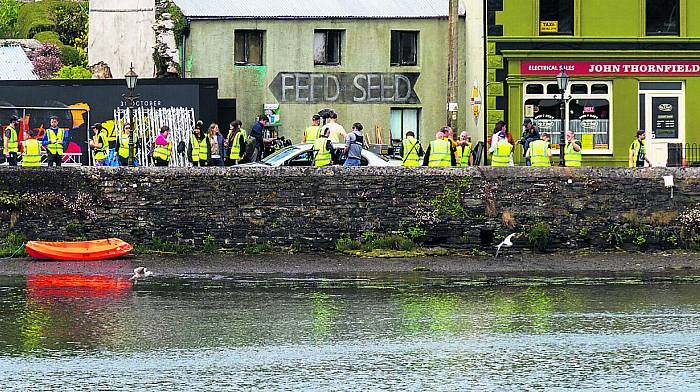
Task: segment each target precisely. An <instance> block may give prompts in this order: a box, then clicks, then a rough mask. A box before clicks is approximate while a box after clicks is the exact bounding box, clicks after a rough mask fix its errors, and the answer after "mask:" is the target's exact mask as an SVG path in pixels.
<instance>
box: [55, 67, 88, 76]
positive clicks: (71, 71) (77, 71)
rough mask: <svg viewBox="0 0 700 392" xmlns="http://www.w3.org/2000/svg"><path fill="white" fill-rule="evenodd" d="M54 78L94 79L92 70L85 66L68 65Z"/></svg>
mask: <svg viewBox="0 0 700 392" xmlns="http://www.w3.org/2000/svg"><path fill="white" fill-rule="evenodd" d="M54 79H92V72H90V70H89V69H87V68H85V67H76V66H72V65H66V66H64V67H63V68H61V70H60V71H58V74H56V77H54Z"/></svg>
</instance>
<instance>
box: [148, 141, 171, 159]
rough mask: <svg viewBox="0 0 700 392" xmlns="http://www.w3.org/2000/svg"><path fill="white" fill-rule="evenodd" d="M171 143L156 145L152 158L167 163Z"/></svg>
mask: <svg viewBox="0 0 700 392" xmlns="http://www.w3.org/2000/svg"><path fill="white" fill-rule="evenodd" d="M172 147H173V145H172V143H170V142H168V144H167V145H165V146H164V145H162V144H157V145H156V149H155V150H153V157H154V158H158V159H161V160H164V161H166V162H168V161H169V160H170V151H171V150H172Z"/></svg>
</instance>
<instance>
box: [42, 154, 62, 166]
mask: <svg viewBox="0 0 700 392" xmlns="http://www.w3.org/2000/svg"><path fill="white" fill-rule="evenodd" d="M62 160H63V154H52V153H50V152H48V153H47V154H46V163H48V165H49V167H51V166H53V165H56V166H61V163H62Z"/></svg>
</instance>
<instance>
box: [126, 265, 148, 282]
mask: <svg viewBox="0 0 700 392" xmlns="http://www.w3.org/2000/svg"><path fill="white" fill-rule="evenodd" d="M149 276H153V271H149V270H148V268H146V267H138V268H134V276H132V277H131V278H129V280H134V281H135V280H137V279H143V278H147V277H149Z"/></svg>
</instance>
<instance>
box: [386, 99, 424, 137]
mask: <svg viewBox="0 0 700 392" xmlns="http://www.w3.org/2000/svg"><path fill="white" fill-rule="evenodd" d="M407 110H415V111H416V129H406V125H405V123H406V118H405V114H404V113H405V112H406V111H407ZM394 111H400V112H401V141H403V140H404V139H406V133H405V132H406V131H413V132H414V133H415V134H416V139H417V140H420V134H421V130H420V123H421V117H422V116H423V108H422V107H392V108H390V109H389V138H390V139H391V138H392V136H393V135H392V133H393V132H392V129H391V118H392V116H391V114H392V112H394ZM392 140H396V139H392Z"/></svg>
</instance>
